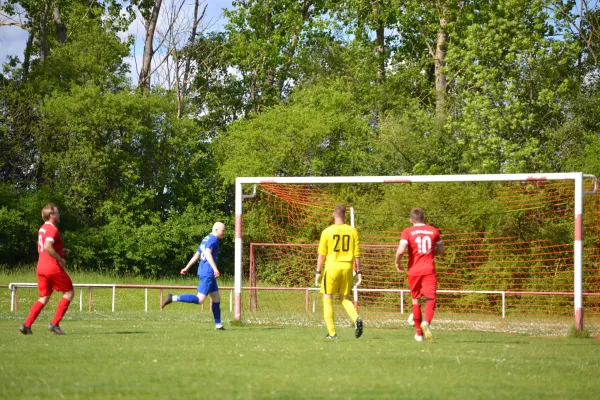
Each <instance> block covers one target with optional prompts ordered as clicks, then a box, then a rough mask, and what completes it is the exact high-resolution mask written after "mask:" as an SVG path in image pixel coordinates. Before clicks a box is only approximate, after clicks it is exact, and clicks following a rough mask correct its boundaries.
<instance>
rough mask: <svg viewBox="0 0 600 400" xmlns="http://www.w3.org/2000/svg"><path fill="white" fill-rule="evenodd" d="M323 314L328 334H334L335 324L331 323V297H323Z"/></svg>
mask: <svg viewBox="0 0 600 400" xmlns="http://www.w3.org/2000/svg"><path fill="white" fill-rule="evenodd" d="M323 315H324V316H325V324H326V325H327V331H328V332H329V336H333V335H335V324H334V323H333V299H323Z"/></svg>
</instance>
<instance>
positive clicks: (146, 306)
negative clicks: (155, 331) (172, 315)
mask: <svg viewBox="0 0 600 400" xmlns="http://www.w3.org/2000/svg"><path fill="white" fill-rule="evenodd" d="M145 292H146V297H145V299H144V311H145V312H148V288H146V290H145Z"/></svg>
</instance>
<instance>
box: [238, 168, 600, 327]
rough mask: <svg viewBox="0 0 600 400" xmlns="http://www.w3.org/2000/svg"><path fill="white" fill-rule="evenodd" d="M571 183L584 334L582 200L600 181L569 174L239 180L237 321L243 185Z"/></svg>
mask: <svg viewBox="0 0 600 400" xmlns="http://www.w3.org/2000/svg"><path fill="white" fill-rule="evenodd" d="M584 179H593V190H591V191H588V192H585V191H584V189H583V183H584ZM558 180H572V181H573V184H574V196H575V199H574V200H575V204H574V210H573V219H574V243H573V247H574V251H573V273H574V281H573V286H574V287H573V306H574V318H575V327H576V329H577V330H578V331H582V330H583V290H582V277H583V260H582V256H583V197H584V195H586V194H595V193H596V191H597V187H598V181H597V179H596V177H595V176H594V175H589V174H584V173H582V172H567V173H547V174H543V173H533V174H467V175H413V176H329V177H313V176H307V177H238V178H236V180H235V253H234V267H235V278H234V292H235V306H234V319H235V320H236V321H240V320H241V319H242V246H243V240H242V234H243V218H242V211H243V201H244V199H245V198H252V197H254V195H255V194H256V187H254V191H253V193H252V194H249V195H246V194H244V193H243V187H242V185H248V184H252V185H257V184H263V183H269V184H326V183H327V184H336V183H346V184H348V183H384V184H385V183H439V182H446V183H449V182H510V181H534V182H537V181H558Z"/></svg>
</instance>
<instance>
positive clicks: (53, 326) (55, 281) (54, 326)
mask: <svg viewBox="0 0 600 400" xmlns="http://www.w3.org/2000/svg"><path fill="white" fill-rule="evenodd" d="M49 280H50V281H51V282H52V285H53V287H54V289H56V290H58V291H60V292H63V296H62V297H61V299H60V300H59V301H58V305H57V306H56V313H54V318H52V322H51V323H50V325H48V330H49V331H50V332H54V333H56V334H57V335H64V332H63V331H62V329H60V321H62V319H63V317H64V316H65V314H66V312H67V310H68V309H69V305H70V304H71V300H73V295H74V294H75V291H74V290H73V282H72V281H71V277H70V276H69V274H67V273H66V272H64V271H63V272H60V273H58V274H52V275H51V276H50V277H49Z"/></svg>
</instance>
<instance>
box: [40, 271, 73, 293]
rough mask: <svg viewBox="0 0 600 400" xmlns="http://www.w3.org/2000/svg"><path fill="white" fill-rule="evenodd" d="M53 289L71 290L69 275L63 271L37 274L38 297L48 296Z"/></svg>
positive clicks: (71, 283) (71, 284) (60, 290)
mask: <svg viewBox="0 0 600 400" xmlns="http://www.w3.org/2000/svg"><path fill="white" fill-rule="evenodd" d="M54 290H58V291H59V292H63V293H65V292H70V291H71V290H73V282H71V277H70V276H69V274H67V273H66V272H65V271H61V272H57V273H55V274H50V275H38V292H39V293H40V297H44V296H50V295H51V294H52V292H53V291H54Z"/></svg>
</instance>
